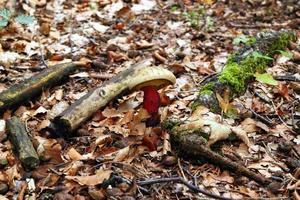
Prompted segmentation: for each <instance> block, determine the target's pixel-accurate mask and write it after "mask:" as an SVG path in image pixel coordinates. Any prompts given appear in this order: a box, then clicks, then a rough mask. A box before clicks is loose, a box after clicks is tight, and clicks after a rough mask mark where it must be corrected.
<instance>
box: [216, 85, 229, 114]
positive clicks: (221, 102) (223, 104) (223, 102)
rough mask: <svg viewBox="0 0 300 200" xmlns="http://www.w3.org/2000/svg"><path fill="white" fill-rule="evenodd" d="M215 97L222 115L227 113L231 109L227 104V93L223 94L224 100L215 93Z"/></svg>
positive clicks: (226, 91)
mask: <svg viewBox="0 0 300 200" xmlns="http://www.w3.org/2000/svg"><path fill="white" fill-rule="evenodd" d="M216 97H217V99H218V101H219V105H220V107H221V109H222V111H223V112H224V113H227V111H228V110H229V109H230V108H231V105H230V103H229V91H228V90H225V92H224V98H222V97H221V96H220V95H219V94H218V93H216Z"/></svg>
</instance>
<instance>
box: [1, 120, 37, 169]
mask: <svg viewBox="0 0 300 200" xmlns="http://www.w3.org/2000/svg"><path fill="white" fill-rule="evenodd" d="M6 129H7V132H8V135H9V139H10V141H11V142H12V143H13V146H14V150H15V151H16V152H17V154H18V157H19V159H20V161H21V163H22V165H23V166H24V167H25V168H27V169H31V168H34V167H36V166H38V165H39V162H40V161H39V157H38V155H37V153H36V151H35V149H34V147H33V145H32V143H31V140H30V138H29V136H28V134H27V131H26V128H25V125H24V124H23V123H22V122H21V121H20V120H19V119H18V118H17V117H12V118H11V119H9V120H7V126H6Z"/></svg>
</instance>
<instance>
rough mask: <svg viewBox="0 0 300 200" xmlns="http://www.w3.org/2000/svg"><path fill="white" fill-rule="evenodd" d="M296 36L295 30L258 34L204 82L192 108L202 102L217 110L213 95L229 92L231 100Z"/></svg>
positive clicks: (218, 107) (223, 94) (218, 108)
mask: <svg viewBox="0 0 300 200" xmlns="http://www.w3.org/2000/svg"><path fill="white" fill-rule="evenodd" d="M295 38H296V36H295V33H294V32H292V31H286V30H282V31H279V32H275V31H269V32H261V33H258V34H257V36H256V37H255V38H254V40H253V41H254V43H253V44H251V45H249V46H245V47H244V48H242V49H241V50H239V51H237V52H236V53H233V54H232V55H231V56H230V57H229V59H228V61H227V63H226V65H225V67H224V70H223V71H222V72H221V73H220V74H218V75H216V76H213V77H212V78H210V79H208V80H206V81H205V82H204V83H203V85H202V87H201V88H200V91H199V95H198V97H197V99H196V100H195V101H194V103H193V106H192V107H193V108H196V107H197V106H198V105H203V106H206V107H208V108H210V109H211V110H212V111H213V112H220V111H221V109H220V106H219V102H218V100H217V97H216V94H219V95H220V96H222V97H223V96H225V93H226V92H228V93H229V97H230V99H233V98H234V97H236V96H238V95H240V94H242V93H243V92H244V91H245V90H246V88H247V84H248V83H249V81H250V80H251V79H252V78H253V75H254V74H255V73H256V72H258V73H261V72H263V71H265V69H266V68H267V67H268V65H269V64H270V63H271V62H272V60H273V56H274V54H276V53H278V50H284V49H285V48H286V47H287V46H288V45H289V43H290V41H293V40H295Z"/></svg>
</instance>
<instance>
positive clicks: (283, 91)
mask: <svg viewBox="0 0 300 200" xmlns="http://www.w3.org/2000/svg"><path fill="white" fill-rule="evenodd" d="M278 94H280V95H281V96H283V97H284V98H285V99H286V100H288V101H291V97H290V95H289V89H288V86H287V85H286V84H283V83H279V85H278Z"/></svg>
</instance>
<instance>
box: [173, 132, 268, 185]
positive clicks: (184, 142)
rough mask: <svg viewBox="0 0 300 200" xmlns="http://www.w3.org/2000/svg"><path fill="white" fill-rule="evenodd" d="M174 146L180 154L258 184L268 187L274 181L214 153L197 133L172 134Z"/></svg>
mask: <svg viewBox="0 0 300 200" xmlns="http://www.w3.org/2000/svg"><path fill="white" fill-rule="evenodd" d="M171 136H172V141H173V145H175V146H177V147H178V148H176V149H179V151H180V152H182V153H184V154H186V155H190V156H191V157H193V158H195V159H200V158H206V159H207V160H208V161H209V162H212V163H214V164H216V165H218V166H220V167H221V168H225V169H229V170H230V171H232V172H234V173H236V174H240V175H243V176H246V177H248V178H249V179H252V180H255V181H256V182H258V183H260V184H262V185H267V184H270V183H271V182H272V181H271V180H270V179H267V178H265V177H263V176H262V175H260V174H259V173H255V172H252V171H250V170H249V169H247V168H246V167H244V166H242V165H241V164H239V163H237V162H233V161H232V160H230V159H228V158H226V157H223V156H221V155H220V154H218V153H216V152H214V151H212V150H211V149H210V148H209V147H208V146H207V145H206V144H205V141H204V140H203V137H202V136H201V135H199V133H197V131H185V132H172V135H171Z"/></svg>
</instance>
